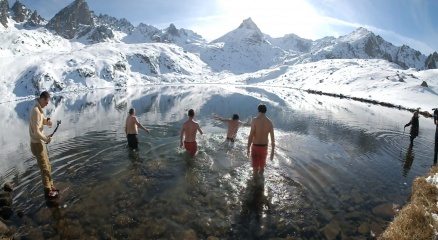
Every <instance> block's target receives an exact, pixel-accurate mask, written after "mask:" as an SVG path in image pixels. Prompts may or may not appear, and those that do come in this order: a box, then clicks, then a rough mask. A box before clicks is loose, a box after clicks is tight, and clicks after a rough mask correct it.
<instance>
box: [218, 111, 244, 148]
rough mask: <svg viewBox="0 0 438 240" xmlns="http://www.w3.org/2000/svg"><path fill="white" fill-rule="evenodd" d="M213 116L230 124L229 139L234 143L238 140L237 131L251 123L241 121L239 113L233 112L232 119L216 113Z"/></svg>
mask: <svg viewBox="0 0 438 240" xmlns="http://www.w3.org/2000/svg"><path fill="white" fill-rule="evenodd" d="M213 118H214V119H216V120H219V121H221V122H224V123H227V124H228V131H227V141H229V142H232V143H233V142H235V141H236V135H237V131H238V130H239V128H240V126H242V125H245V126H250V124H247V123H244V122H242V121H239V115H237V114H233V117H232V118H231V119H227V118H223V117H219V116H216V115H215V116H214V117H213Z"/></svg>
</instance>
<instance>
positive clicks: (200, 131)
mask: <svg viewBox="0 0 438 240" xmlns="http://www.w3.org/2000/svg"><path fill="white" fill-rule="evenodd" d="M198 131H199V133H200V134H201V135H203V134H204V132H203V131H202V129H201V127H199V124H198Z"/></svg>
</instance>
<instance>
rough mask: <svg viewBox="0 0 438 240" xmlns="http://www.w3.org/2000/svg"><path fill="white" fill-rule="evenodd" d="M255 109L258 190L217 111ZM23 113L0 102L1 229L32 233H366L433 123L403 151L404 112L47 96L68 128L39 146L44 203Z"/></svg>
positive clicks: (157, 92)
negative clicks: (189, 130)
mask: <svg viewBox="0 0 438 240" xmlns="http://www.w3.org/2000/svg"><path fill="white" fill-rule="evenodd" d="M260 102H264V103H266V104H267V105H268V113H267V114H268V116H269V117H270V118H271V119H272V120H273V122H274V125H275V128H276V141H277V146H278V149H277V151H276V155H275V159H274V161H268V163H267V169H266V171H265V181H264V183H262V184H255V182H254V181H253V179H252V176H251V164H250V161H249V160H248V159H247V157H246V152H245V151H246V147H245V144H246V139H247V136H248V132H249V128H248V127H243V128H241V129H240V131H239V134H238V141H237V142H236V143H235V145H234V146H229V145H227V144H225V143H224V140H225V133H226V126H224V124H222V123H220V122H217V121H215V120H213V119H212V114H214V113H217V114H219V115H223V116H231V114H232V113H239V114H240V117H241V119H242V120H243V121H247V120H249V119H250V118H251V117H253V116H255V115H256V114H257V112H256V107H257V105H258V104H259V103H260ZM32 106H33V102H32V101H24V102H18V103H17V102H14V103H4V104H0V111H1V112H2V114H4V116H1V117H0V123H1V125H2V126H6V128H4V133H2V136H1V137H0V144H2V151H1V153H0V164H1V167H0V176H1V178H0V182H6V181H10V182H13V184H14V185H15V190H14V203H13V209H14V212H15V214H14V215H13V216H12V218H11V219H9V220H8V224H9V225H13V226H15V227H16V229H17V233H16V235H17V236H26V237H28V238H47V239H50V238H53V239H59V238H62V239H74V238H82V239H109V238H111V237H113V238H116V239H145V238H150V239H184V238H193V237H197V238H199V239H206V238H207V237H210V236H214V237H218V238H220V239H266V238H273V237H280V238H284V237H296V238H297V239H324V238H332V237H336V236H337V237H338V239H352V238H353V239H360V238H363V239H366V238H369V237H371V236H372V234H375V233H377V234H378V233H379V232H381V231H382V229H383V228H384V227H385V226H387V224H388V221H389V220H391V216H387V214H386V215H385V211H382V210H379V209H382V208H383V209H387V208H388V206H392V204H404V203H405V202H406V200H407V199H408V196H409V193H410V188H411V183H412V180H413V179H414V178H415V177H416V176H419V175H422V174H425V173H426V172H427V171H428V168H429V167H430V166H431V165H432V163H433V162H432V159H433V156H432V153H433V135H434V127H433V124H432V120H431V119H425V118H423V117H421V118H420V137H419V138H417V139H416V140H415V145H414V147H413V148H412V149H408V145H409V137H408V134H407V133H403V126H404V124H406V123H407V122H408V121H409V119H410V117H411V113H409V112H405V111H399V110H395V109H389V108H385V107H379V106H370V105H367V104H364V103H358V102H352V101H349V100H343V99H335V98H330V97H325V96H316V95H309V94H306V93H303V92H298V91H293V90H287V89H279V88H272V89H260V88H245V87H232V86H231V87H224V86H218V85H211V86H185V87H182V86H165V87H146V88H143V89H135V90H134V89H129V90H123V91H116V92H114V91H105V90H102V91H96V92H94V93H87V94H68V95H64V96H62V97H56V98H54V99H53V101H52V103H51V107H50V108H49V109H47V112H48V114H47V115H49V116H51V117H52V119H54V120H58V119H60V120H62V122H63V123H62V125H61V126H60V129H59V131H58V133H57V135H56V137H55V141H54V142H53V143H51V144H50V145H49V146H48V149H49V154H50V160H51V162H52V167H53V176H54V179H55V184H57V186H58V187H59V188H61V189H62V191H63V193H62V197H61V199H60V200H59V204H60V205H59V206H58V207H53V206H51V205H50V204H47V203H46V202H45V201H44V197H43V192H42V185H41V180H40V174H39V170H38V167H37V165H36V160H34V159H33V158H32V156H31V154H30V150H29V143H28V141H29V140H28V130H27V124H28V117H29V116H28V111H29V109H30V108H31V107H32ZM131 106H133V107H135V108H136V109H137V115H138V117H139V120H140V121H141V122H142V123H143V124H144V125H146V126H147V127H148V128H150V129H151V134H150V135H147V134H144V133H143V132H141V134H140V135H139V139H140V150H139V152H132V151H130V150H129V149H127V148H126V141H125V136H124V131H123V124H124V120H125V118H126V115H127V111H128V109H129V108H130V107H131ZM189 108H193V109H195V111H196V112H197V117H196V118H197V120H198V121H199V122H200V125H201V127H202V128H203V130H204V132H205V133H206V134H205V135H204V136H201V137H200V138H199V146H200V147H199V149H200V151H199V153H198V155H197V156H196V157H195V158H194V159H190V158H188V157H187V156H186V155H185V154H184V152H183V151H182V150H181V149H179V148H178V146H179V131H180V126H181V124H182V123H183V121H184V120H185V113H186V111H187V110H188V109H189ZM48 132H51V131H50V130H48ZM385 206H386V208H385ZM376 207H377V208H376ZM389 208H391V207H389ZM373 209H374V211H373ZM359 227H361V228H359Z"/></svg>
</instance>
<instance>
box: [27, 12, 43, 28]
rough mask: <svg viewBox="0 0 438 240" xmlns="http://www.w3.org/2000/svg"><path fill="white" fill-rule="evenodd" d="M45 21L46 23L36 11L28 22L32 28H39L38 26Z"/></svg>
mask: <svg viewBox="0 0 438 240" xmlns="http://www.w3.org/2000/svg"><path fill="white" fill-rule="evenodd" d="M44 21H45V20H44V18H43V17H41V16H40V15H39V14H38V12H37V11H36V10H35V11H33V13H32V15H31V16H30V18H29V20H28V24H29V25H30V26H38V25H41V24H43V22H44Z"/></svg>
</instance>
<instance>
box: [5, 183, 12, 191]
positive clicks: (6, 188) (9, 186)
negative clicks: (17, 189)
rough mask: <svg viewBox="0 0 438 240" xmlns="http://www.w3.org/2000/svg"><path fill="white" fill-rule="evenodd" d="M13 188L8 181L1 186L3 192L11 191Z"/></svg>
mask: <svg viewBox="0 0 438 240" xmlns="http://www.w3.org/2000/svg"><path fill="white" fill-rule="evenodd" d="M13 190H14V188H13V187H12V184H10V183H5V185H4V186H3V191H5V192H12V191H13Z"/></svg>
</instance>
